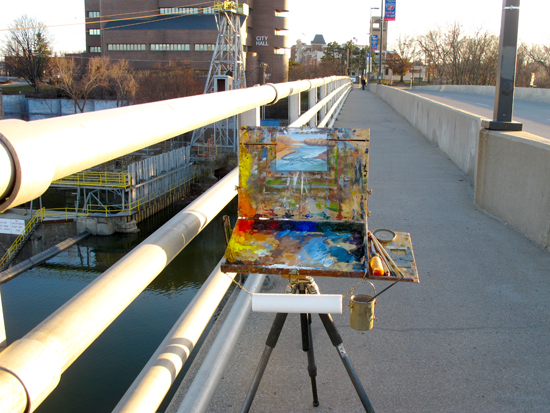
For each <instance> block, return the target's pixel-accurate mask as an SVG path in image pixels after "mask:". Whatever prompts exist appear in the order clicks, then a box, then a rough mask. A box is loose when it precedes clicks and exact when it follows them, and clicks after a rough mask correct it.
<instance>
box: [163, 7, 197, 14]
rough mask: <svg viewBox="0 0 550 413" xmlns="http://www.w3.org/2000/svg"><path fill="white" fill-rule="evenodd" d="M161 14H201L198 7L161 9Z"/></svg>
mask: <svg viewBox="0 0 550 413" xmlns="http://www.w3.org/2000/svg"><path fill="white" fill-rule="evenodd" d="M160 14H199V9H198V8H197V7H161V8H160Z"/></svg>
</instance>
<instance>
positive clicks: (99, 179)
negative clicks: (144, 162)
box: [52, 171, 131, 188]
mask: <svg viewBox="0 0 550 413" xmlns="http://www.w3.org/2000/svg"><path fill="white" fill-rule="evenodd" d="M52 184H54V185H76V186H93V187H98V186H99V187H108V188H128V187H129V186H130V185H131V179H130V174H129V173H127V172H93V171H83V172H78V173H76V174H72V175H69V176H66V177H64V178H61V179H58V180H56V181H53V182H52Z"/></svg>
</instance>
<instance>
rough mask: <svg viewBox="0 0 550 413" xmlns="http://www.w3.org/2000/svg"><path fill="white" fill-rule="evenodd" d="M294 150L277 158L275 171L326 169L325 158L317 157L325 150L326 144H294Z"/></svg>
mask: <svg viewBox="0 0 550 413" xmlns="http://www.w3.org/2000/svg"><path fill="white" fill-rule="evenodd" d="M292 149H293V150H295V152H293V153H290V154H288V155H286V156H284V157H283V158H281V159H277V171H279V172H282V171H326V170H327V160H326V158H325V159H318V158H317V157H318V156H319V155H321V154H322V153H324V152H326V151H327V147H326V146H307V145H301V144H296V143H295V144H294V145H293V146H292Z"/></svg>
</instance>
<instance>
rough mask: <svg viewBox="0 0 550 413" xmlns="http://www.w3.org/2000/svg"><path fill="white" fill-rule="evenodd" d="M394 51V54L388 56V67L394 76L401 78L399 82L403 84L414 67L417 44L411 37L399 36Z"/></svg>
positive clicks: (388, 53) (389, 53)
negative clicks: (404, 77)
mask: <svg viewBox="0 0 550 413" xmlns="http://www.w3.org/2000/svg"><path fill="white" fill-rule="evenodd" d="M393 49H395V50H394V51H393V52H387V54H386V65H387V66H388V68H390V69H391V71H392V72H393V73H394V74H396V75H399V76H401V79H400V80H399V81H400V82H401V83H402V82H403V76H404V75H406V74H407V73H409V70H411V68H412V67H413V65H414V61H415V58H416V54H417V48H416V42H415V41H414V40H413V39H412V38H410V37H409V36H405V37H401V36H399V38H398V39H397V43H396V44H395V45H394V47H393Z"/></svg>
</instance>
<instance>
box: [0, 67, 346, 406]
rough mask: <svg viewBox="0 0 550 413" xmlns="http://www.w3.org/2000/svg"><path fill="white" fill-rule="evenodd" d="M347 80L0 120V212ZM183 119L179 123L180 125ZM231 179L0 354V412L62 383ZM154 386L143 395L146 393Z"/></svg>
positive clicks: (225, 198)
mask: <svg viewBox="0 0 550 413" xmlns="http://www.w3.org/2000/svg"><path fill="white" fill-rule="evenodd" d="M337 80H342V81H345V80H347V81H349V79H348V78H346V77H329V78H324V79H313V80H302V81H297V82H289V83H282V84H277V85H271V84H269V85H264V86H261V87H255V88H248V89H241V90H234V91H229V92H221V93H216V94H209V95H201V96H193V97H188V98H181V99H174V100H168V101H163V102H155V103H150V104H144V105H136V106H131V107H125V108H117V109H111V110H105V111H101V112H95V113H84V114H78V115H71V116H66V117H62V118H55V119H47V120H41V121H33V122H23V121H18V120H11V119H10V120H3V121H0V161H6V162H7V163H9V165H10V166H9V167H5V163H2V165H3V166H1V170H0V172H2V174H4V173H5V174H9V175H10V176H9V177H8V178H6V177H5V176H2V177H1V178H0V202H1V203H0V212H1V211H3V210H5V209H7V208H10V207H13V206H17V205H20V204H22V203H25V202H27V201H30V200H32V199H35V198H36V197H38V196H40V195H41V194H42V193H43V192H44V191H45V190H46V189H47V188H48V186H49V185H50V183H51V182H52V181H54V180H56V179H60V178H63V177H65V176H68V175H71V174H73V173H76V172H79V171H81V170H84V169H87V168H90V167H92V166H95V165H97V164H100V163H103V162H106V161H108V160H111V159H114V158H117V157H119V156H122V155H125V154H128V153H131V152H133V151H135V150H138V149H142V148H144V147H147V146H150V145H153V144H155V143H158V142H161V141H163V140H166V139H169V138H171V137H173V136H176V135H179V134H182V133H185V132H188V131H191V130H194V129H196V128H199V127H202V126H205V125H208V124H210V123H213V122H216V121H218V120H221V119H224V118H227V117H229V116H233V115H236V114H239V113H242V112H246V111H248V110H251V109H254V108H256V107H258V106H262V105H265V104H271V103H274V102H276V101H278V100H279V99H282V98H285V97H288V96H290V95H293V94H296V93H301V92H303V91H308V90H310V89H311V88H314V87H320V86H322V85H325V84H326V83H330V82H334V81H337ZM186 115H187V116H186ZM237 184H238V172H237V170H236V169H235V170H233V171H232V172H231V173H230V174H228V175H227V176H226V177H225V178H224V179H223V180H222V181H220V182H219V183H217V184H216V185H215V186H213V187H212V188H211V189H210V190H208V191H207V192H206V193H205V194H203V195H202V196H201V197H200V198H198V199H197V200H196V201H194V202H193V203H192V204H190V205H189V206H188V207H187V208H186V209H184V210H183V211H181V212H180V213H178V214H177V215H176V216H175V217H174V218H172V219H171V220H170V221H169V222H167V223H166V224H164V225H163V226H162V227H161V228H160V229H159V230H157V231H156V232H155V233H154V234H153V235H151V236H149V237H148V238H147V239H146V240H145V241H143V242H142V243H141V244H140V245H138V246H137V247H136V248H134V249H133V250H132V251H131V252H130V253H128V254H127V255H126V256H125V257H124V258H123V259H121V260H120V261H119V262H117V263H116V264H115V265H114V266H113V267H111V268H110V269H109V270H108V271H106V272H105V273H103V274H102V275H101V276H100V277H98V278H97V279H96V280H95V281H94V282H92V283H91V284H90V285H88V286H87V287H86V288H85V289H84V290H82V291H81V292H80V293H79V294H77V295H76V296H75V297H73V298H72V299H71V300H70V301H69V302H67V303H66V304H65V305H64V306H62V307H61V308H60V309H59V310H57V311H56V312H55V313H54V314H52V315H51V316H50V317H48V318H47V319H46V320H45V321H43V322H42V323H41V324H40V325H38V326H37V327H36V328H34V329H33V330H32V331H31V332H29V333H28V334H27V335H25V336H24V337H23V338H22V339H20V340H17V341H15V342H14V343H12V344H11V345H10V346H9V347H8V348H7V349H6V350H4V351H3V352H2V353H0V411H5V412H22V411H24V410H25V409H26V407H27V398H28V399H29V400H30V411H32V410H34V409H35V408H36V407H37V406H38V405H39V404H40V403H41V402H42V401H43V400H44V399H45V398H46V397H47V396H48V395H49V394H50V393H51V392H52V391H53V389H54V388H55V387H56V386H57V383H58V382H59V379H60V376H61V374H62V373H63V372H64V371H65V370H66V369H67V368H68V367H69V366H70V365H71V364H72V363H73V362H74V360H75V359H76V358H77V357H79V356H80V354H82V352H83V351H84V350H85V349H86V348H87V347H88V346H89V345H90V344H91V343H92V342H93V341H94V340H95V339H96V338H97V337H98V336H99V334H101V333H102V332H103V331H104V330H105V329H106V328H107V327H108V326H109V325H110V324H111V323H112V322H113V321H114V320H115V319H116V318H117V317H118V315H119V314H120V313H121V312H122V311H123V310H124V309H125V308H126V307H127V306H128V305H129V304H130V303H131V302H132V301H133V300H134V299H135V298H136V297H137V296H138V295H139V294H140V293H141V292H142V291H143V290H144V289H145V288H146V287H147V285H149V283H150V282H151V281H152V280H153V279H154V278H155V277H156V276H157V275H158V274H160V272H161V271H162V270H163V269H164V268H165V267H166V265H168V264H169V263H170V261H172V259H173V258H174V257H175V256H176V255H177V254H179V252H180V251H181V250H182V249H183V248H184V247H185V246H186V245H187V244H188V243H189V242H190V241H191V240H192V239H193V238H194V237H195V236H196V235H197V234H198V233H199V232H200V231H201V230H202V229H203V228H204V227H205V226H206V225H207V224H208V223H209V222H210V221H211V220H212V219H213V218H214V217H215V216H216V215H217V214H218V213H219V212H220V211H221V209H223V207H225V205H227V203H229V201H230V200H231V199H232V198H233V197H234V196H235V195H236V189H235V188H236V186H237ZM154 386H155V384H154V383H153V384H152V385H151V386H146V387H148V389H149V390H148V391H150V390H151V388H154Z"/></svg>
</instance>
